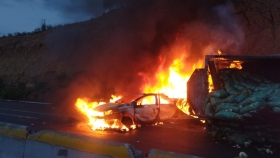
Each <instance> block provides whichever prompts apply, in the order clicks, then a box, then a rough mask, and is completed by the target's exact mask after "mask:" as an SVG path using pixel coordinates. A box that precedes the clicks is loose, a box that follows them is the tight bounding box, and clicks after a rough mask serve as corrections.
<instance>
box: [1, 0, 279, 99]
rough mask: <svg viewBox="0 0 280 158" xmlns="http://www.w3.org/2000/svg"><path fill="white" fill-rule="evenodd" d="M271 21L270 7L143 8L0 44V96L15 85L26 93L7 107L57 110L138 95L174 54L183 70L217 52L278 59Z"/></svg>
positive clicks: (273, 9)
mask: <svg viewBox="0 0 280 158" xmlns="http://www.w3.org/2000/svg"><path fill="white" fill-rule="evenodd" d="M279 13H280V11H279V2H278V1H277V0H271V1H269V2H268V1H264V0H263V1H253V0H252V1H243V0H235V1H233V3H232V4H231V3H228V1H223V0H219V1H215V2H209V1H204V0H200V1H196V2H189V1H182V0H178V1H172V0H167V1H164V2H162V1H160V0H155V1H152V2H150V1H145V0H143V2H142V3H140V4H138V5H136V6H131V7H121V8H119V9H115V10H112V11H110V12H108V13H106V14H103V15H102V16H100V17H98V18H96V19H91V20H89V21H85V22H80V23H74V24H68V25H65V26H62V27H56V28H53V29H51V30H47V31H44V32H40V33H36V34H32V35H24V36H16V37H7V38H2V39H0V78H1V79H2V81H3V83H2V91H3V85H4V84H11V85H19V83H20V85H22V87H25V88H27V89H28V88H29V89H28V93H27V92H25V93H24V94H26V96H24V97H23V96H20V95H19V96H16V97H14V98H11V99H24V100H36V101H49V102H59V103H61V104H71V103H73V101H74V100H75V99H76V98H77V97H89V98H96V99H101V98H103V99H105V100H106V99H108V98H109V97H110V95H111V94H114V93H117V94H126V93H130V92H135V91H140V90H141V89H139V85H141V84H142V83H143V82H144V81H145V79H146V78H153V74H155V72H156V70H157V69H158V66H159V65H161V64H162V63H161V62H162V59H165V60H164V61H165V63H163V64H162V67H163V68H166V67H168V65H169V64H170V63H171V62H172V61H173V60H174V59H175V58H176V57H178V53H177V52H176V50H177V48H178V50H181V48H184V49H185V50H184V51H185V53H186V58H185V61H186V63H187V66H191V65H192V64H193V63H195V62H196V61H197V60H199V59H203V56H204V55H205V54H213V53H216V52H217V50H221V51H222V52H223V53H224V54H244V55H268V54H278V53H279V50H280V45H279V42H280V40H279V38H280V32H279V31H280V30H279V29H280V17H279V16H280V14H279ZM186 71H190V72H191V71H192V70H189V69H188V70H186ZM0 88H1V86H0ZM16 90H17V89H14V91H16ZM11 91H12V90H11ZM14 91H12V92H11V93H15V92H14ZM25 91H26V89H25ZM2 93H3V92H2ZM1 97H2V98H7V99H9V96H8V95H4V94H2V95H1Z"/></svg>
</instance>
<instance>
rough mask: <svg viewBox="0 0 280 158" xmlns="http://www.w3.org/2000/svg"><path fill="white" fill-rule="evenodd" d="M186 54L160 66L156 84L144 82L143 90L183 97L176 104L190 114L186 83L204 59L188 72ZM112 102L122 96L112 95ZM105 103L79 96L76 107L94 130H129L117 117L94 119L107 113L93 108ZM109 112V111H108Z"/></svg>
mask: <svg viewBox="0 0 280 158" xmlns="http://www.w3.org/2000/svg"><path fill="white" fill-rule="evenodd" d="M184 60H185V56H184V55H182V56H180V57H179V58H176V59H175V60H174V61H173V62H172V64H171V65H170V67H169V68H168V70H163V68H162V66H159V68H158V71H157V73H156V74H155V78H156V81H157V82H156V84H152V83H149V82H146V83H145V84H144V86H143V87H142V88H143V92H145V93H164V94H166V95H167V96H169V97H170V98H177V99H178V98H181V99H178V101H177V103H176V106H177V107H178V108H179V109H181V110H182V111H183V112H184V113H186V114H188V115H190V113H189V105H188V104H187V99H186V97H187V87H186V83H187V81H188V79H189V78H190V76H191V73H192V72H193V70H194V69H196V68H201V67H202V65H203V62H202V61H203V60H199V61H198V62H197V63H195V64H193V66H192V68H189V69H188V72H189V73H186V69H187V68H188V67H187V66H186V65H185V62H184ZM111 97H112V99H110V102H115V101H116V100H118V99H119V98H121V96H115V95H112V96H111ZM182 98H183V99H182ZM145 102H150V100H145ZM100 104H104V102H89V101H88V100H87V99H81V98H78V99H77V101H76V108H77V109H78V110H79V111H81V112H82V113H83V114H84V115H86V116H87V118H88V119H89V123H88V125H89V126H90V127H91V129H92V130H97V129H99V130H104V129H106V128H110V129H112V128H118V129H122V130H126V131H128V130H129V128H135V127H134V126H135V125H133V126H132V127H126V126H125V125H123V124H122V123H121V121H120V120H118V119H116V120H113V122H110V123H109V122H107V121H105V120H104V119H94V117H93V116H104V115H106V113H103V112H97V111H94V110H93V108H95V107H96V106H98V105H100ZM107 113H108V111H107Z"/></svg>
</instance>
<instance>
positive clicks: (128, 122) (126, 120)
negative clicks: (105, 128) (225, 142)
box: [121, 117, 133, 128]
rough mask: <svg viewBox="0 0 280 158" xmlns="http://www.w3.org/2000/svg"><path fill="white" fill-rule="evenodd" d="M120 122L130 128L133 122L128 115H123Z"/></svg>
mask: <svg viewBox="0 0 280 158" xmlns="http://www.w3.org/2000/svg"><path fill="white" fill-rule="evenodd" d="M121 122H122V123H123V124H124V125H125V126H126V127H127V128H130V127H131V125H133V122H132V120H131V118H129V117H123V118H122V120H121Z"/></svg>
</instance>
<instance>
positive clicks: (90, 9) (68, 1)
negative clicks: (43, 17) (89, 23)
mask: <svg viewBox="0 0 280 158" xmlns="http://www.w3.org/2000/svg"><path fill="white" fill-rule="evenodd" d="M43 5H44V6H45V7H46V8H48V9H50V10H56V11H59V12H60V13H61V15H62V16H64V17H65V18H67V19H70V20H72V21H73V22H77V21H83V20H89V19H90V18H95V17H98V16H100V15H101V14H102V13H103V6H102V0H79V1H77V0H59V1H57V0H43Z"/></svg>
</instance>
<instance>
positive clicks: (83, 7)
mask: <svg viewBox="0 0 280 158" xmlns="http://www.w3.org/2000/svg"><path fill="white" fill-rule="evenodd" d="M102 13H103V7H102V0H79V1H76V0H58V1H57V0H0V36H3V35H7V34H9V33H11V34H13V33H15V32H20V33H22V32H32V31H34V30H35V29H36V28H39V27H40V26H41V24H42V21H43V20H45V23H46V24H47V25H52V26H56V25H63V24H67V23H73V22H80V21H85V20H89V19H91V18H95V17H98V16H100V15H101V14H102Z"/></svg>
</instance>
